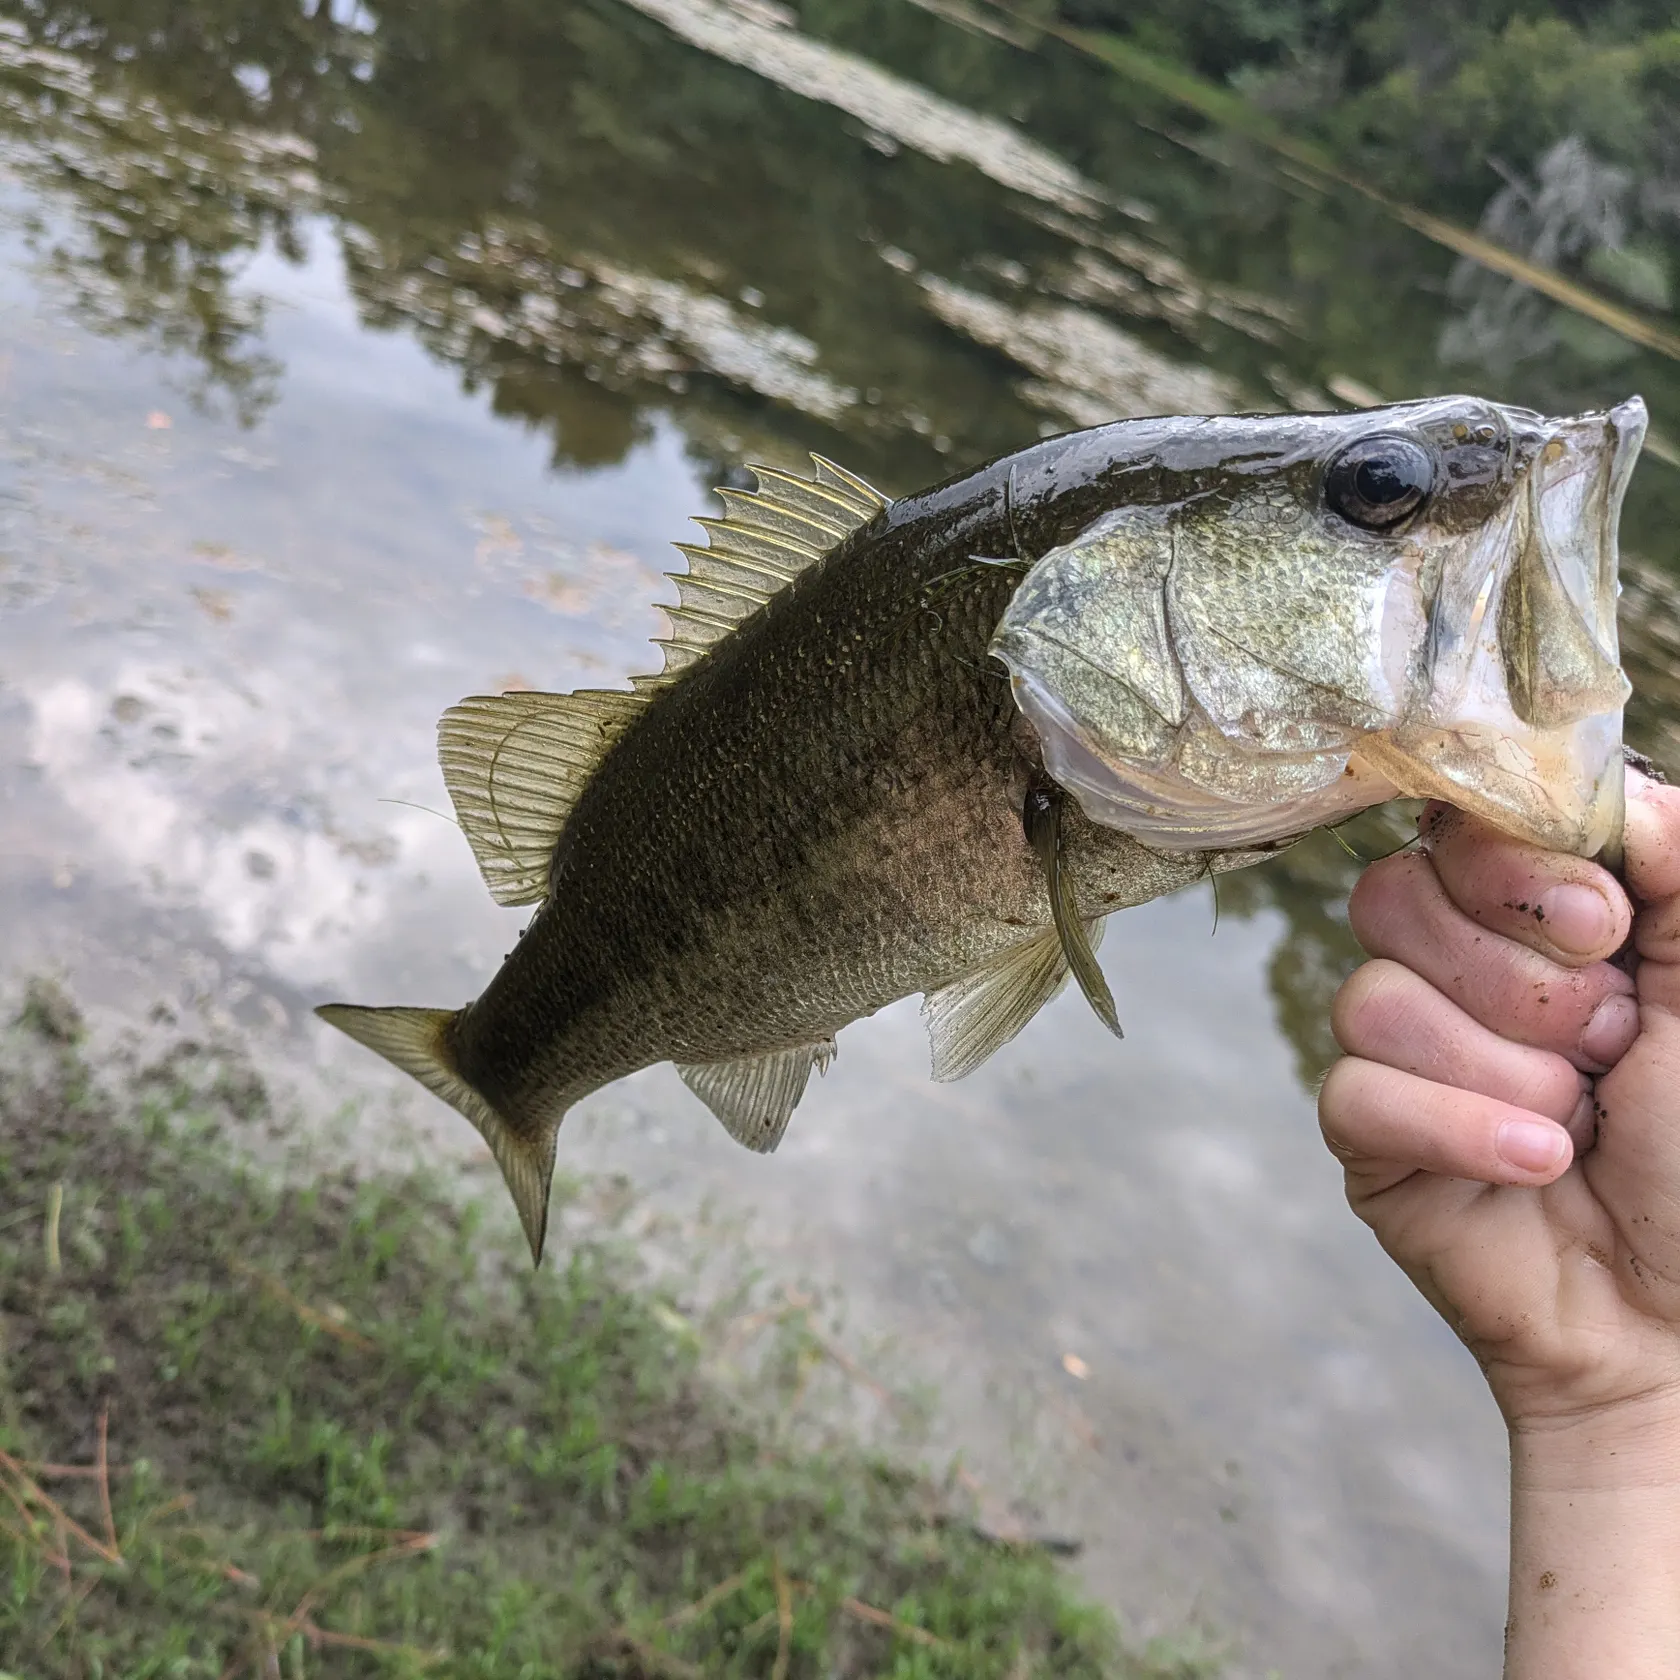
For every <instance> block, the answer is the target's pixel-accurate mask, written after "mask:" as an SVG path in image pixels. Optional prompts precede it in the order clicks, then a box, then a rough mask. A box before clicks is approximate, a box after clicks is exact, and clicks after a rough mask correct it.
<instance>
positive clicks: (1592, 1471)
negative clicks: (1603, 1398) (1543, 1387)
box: [1509, 1384, 1680, 1495]
mask: <svg viewBox="0 0 1680 1680" xmlns="http://www.w3.org/2000/svg"><path fill="white" fill-rule="evenodd" d="M1509 1429H1510V1437H1511V1485H1512V1490H1513V1492H1515V1493H1522V1492H1532V1493H1538V1494H1546V1493H1558V1494H1568V1495H1581V1494H1587V1495H1591V1494H1598V1493H1604V1494H1615V1493H1623V1492H1636V1491H1638V1490H1640V1489H1646V1488H1648V1489H1651V1490H1653V1491H1666V1490H1680V1385H1668V1384H1663V1385H1660V1386H1654V1387H1652V1388H1650V1389H1648V1390H1646V1391H1644V1392H1643V1393H1640V1394H1635V1395H1630V1396H1628V1397H1627V1398H1626V1399H1622V1400H1615V1401H1609V1402H1605V1403H1603V1404H1599V1405H1595V1406H1592V1407H1588V1408H1583V1409H1580V1410H1577V1411H1571V1412H1563V1413H1531V1414H1528V1415H1526V1416H1516V1417H1513V1418H1511V1419H1510V1422H1509Z"/></svg>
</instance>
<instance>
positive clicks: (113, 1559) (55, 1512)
mask: <svg viewBox="0 0 1680 1680" xmlns="http://www.w3.org/2000/svg"><path fill="white" fill-rule="evenodd" d="M0 1470H6V1471H9V1472H10V1473H11V1474H12V1476H13V1477H15V1478H16V1480H17V1483H18V1486H17V1488H13V1487H11V1486H10V1485H9V1484H8V1483H6V1482H5V1481H4V1480H0V1489H3V1490H4V1491H5V1493H6V1495H7V1497H8V1498H10V1499H11V1501H12V1503H13V1504H14V1505H16V1506H17V1508H18V1510H19V1511H21V1512H22V1513H23V1517H24V1520H25V1521H26V1522H27V1521H30V1516H29V1509H28V1507H29V1505H31V1504H34V1505H39V1506H40V1507H41V1509H42V1510H44V1511H45V1512H47V1513H48V1515H50V1516H51V1517H52V1518H53V1519H54V1521H55V1522H62V1523H63V1524H64V1526H65V1528H66V1529H67V1530H68V1531H69V1532H70V1533H71V1534H73V1535H74V1536H75V1537H76V1538H77V1539H78V1540H80V1541H81V1543H82V1544H83V1545H84V1546H86V1547H87V1549H88V1550H89V1551H90V1552H96V1553H97V1554H98V1555H99V1556H100V1557H102V1558H104V1560H105V1561H106V1562H107V1563H116V1564H120V1563H121V1562H122V1561H123V1559H122V1553H121V1552H119V1551H117V1550H116V1549H115V1548H114V1547H111V1546H107V1545H106V1544H105V1543H104V1542H103V1541H101V1540H95V1539H94V1537H93V1536H92V1535H91V1534H89V1533H88V1531H87V1530H86V1529H85V1528H83V1527H82V1525H81V1524H80V1523H79V1522H77V1521H76V1520H75V1519H74V1518H73V1517H69V1516H66V1515H65V1512H64V1509H63V1507H62V1506H61V1505H59V1503H58V1502H57V1500H55V1499H53V1498H51V1497H50V1496H49V1495H47V1494H46V1493H44V1492H43V1491H42V1490H41V1489H40V1487H38V1486H37V1485H36V1484H35V1483H34V1482H33V1481H31V1480H30V1479H29V1477H28V1476H26V1475H25V1474H24V1472H23V1469H22V1467H21V1466H20V1465H19V1463H18V1461H17V1460H16V1459H15V1458H13V1457H12V1455H11V1454H10V1453H8V1452H0Z"/></svg>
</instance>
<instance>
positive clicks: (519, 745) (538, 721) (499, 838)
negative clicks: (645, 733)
mask: <svg viewBox="0 0 1680 1680" xmlns="http://www.w3.org/2000/svg"><path fill="white" fill-rule="evenodd" d="M646 704H647V700H646V698H645V697H644V696H642V695H639V694H625V693H623V692H621V691H618V690H614V689H602V688H596V689H588V688H586V689H582V690H580V691H579V692H578V693H576V694H529V693H516V694H481V695H475V696H474V697H473V698H471V699H469V700H463V701H462V702H461V703H460V705H458V706H451V707H450V708H449V710H448V711H447V712H445V713H444V714H443V717H442V718H441V719H440V720H439V722H438V762H439V763H440V764H441V765H442V766H443V780H444V784H445V786H447V787H448V789H449V797H450V798H451V799H452V800H453V801H454V802H455V815H456V816H457V818H459V820H460V824H461V831H462V832H463V833H464V834H465V835H466V837H467V839H468V841H469V842H470V843H471V845H472V849H473V856H474V857H476V858H477V859H478V867H479V869H480V871H481V872H482V873H483V876H484V884H485V885H486V886H487V887H489V889H490V896H491V897H492V898H494V899H495V901H496V902H497V903H498V904H535V903H536V902H537V901H538V900H539V899H541V898H542V897H543V896H544V894H545V893H546V892H547V890H548V871H549V864H550V861H551V860H552V858H553V856H554V844H555V842H556V841H557V840H558V839H559V838H560V830H561V828H562V827H563V826H564V825H565V821H566V817H567V816H568V814H569V813H570V811H571V808H572V806H573V805H574V804H575V803H576V802H577V797H578V795H579V794H580V793H581V792H582V791H583V787H584V784H585V783H586V782H587V781H588V780H589V778H590V777H591V776H592V775H593V774H594V773H595V767H596V765H597V764H599V763H600V762H601V759H602V757H603V755H604V754H605V753H606V750H607V748H608V747H610V746H611V745H612V743H613V742H614V741H616V740H617V739H618V737H619V736H620V735H621V734H623V732H624V730H625V728H626V727H627V726H628V724H629V723H630V721H631V720H632V719H633V718H634V717H635V716H636V715H637V713H639V712H640V711H641V710H642V708H643V707H644V706H645V705H646Z"/></svg>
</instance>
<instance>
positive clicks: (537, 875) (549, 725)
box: [438, 455, 887, 904]
mask: <svg viewBox="0 0 1680 1680" xmlns="http://www.w3.org/2000/svg"><path fill="white" fill-rule="evenodd" d="M811 461H812V464H813V466H814V467H815V470H816V476H815V477H814V478H809V479H806V478H798V477H796V476H795V475H794V474H792V473H786V472H782V471H780V470H779V469H777V468H775V467H754V468H753V469H752V471H753V472H754V473H755V474H756V475H757V477H758V489H757V490H756V491H753V492H751V493H748V492H745V491H741V490H719V491H718V495H719V496H720V497H721V498H722V499H723V505H724V508H725V510H726V511H727V514H728V517H727V518H724V519H702V520H699V521H697V523H699V524H700V525H701V526H703V527H704V528H705V530H706V534H707V540H708V544H709V546H707V547H705V548H701V547H698V546H696V545H694V544H691V543H678V544H677V546H678V548H680V549H681V550H682V552H683V553H684V554H686V555H687V556H688V570H687V571H686V572H672V573H670V574H669V575H670V578H671V581H672V582H673V583H675V584H676V586H677V599H676V602H675V603H674V604H673V605H671V606H668V607H666V608H665V612H666V614H667V616H668V617H669V618H670V620H671V634H670V636H669V637H667V638H666V639H665V640H664V641H663V642H661V644H660V645H661V646H662V647H663V648H664V649H665V668H664V670H663V671H661V672H660V673H659V675H658V676H651V677H636V678H634V679H632V684H631V686H632V688H633V690H634V692H633V693H629V694H625V693H622V692H620V691H617V690H613V689H583V690H580V691H579V692H578V693H576V694H531V693H516V694H500V695H479V696H476V697H474V698H473V699H470V700H463V701H462V702H461V703H460V705H458V706H451V707H450V708H449V710H448V711H447V712H445V713H444V714H443V717H442V719H441V720H440V721H439V723H438V761H439V763H440V764H441V765H442V766H443V779H444V783H445V785H446V786H447V787H448V789H449V797H450V798H451V799H452V800H453V801H454V802H455V815H456V817H457V818H458V819H459V820H460V824H461V829H462V832H463V833H464V834H465V835H466V837H467V839H468V841H469V842H470V843H471V845H472V849H473V856H474V857H476V858H477V859H478V867H479V870H480V871H481V872H482V874H483V876H484V881H485V885H486V886H488V887H489V889H490V896H491V897H492V898H494V899H495V901H496V902H497V903H498V904H534V903H536V902H537V901H538V900H540V899H541V898H543V896H544V895H545V894H546V892H547V890H548V872H549V864H550V861H551V860H552V858H553V855H554V846H555V842H556V841H557V840H558V839H559V838H560V830H561V829H562V828H563V827H564V826H565V823H566V818H567V817H568V816H569V815H570V814H571V810H572V807H573V805H575V804H576V803H577V798H578V795H579V794H580V793H582V792H583V789H584V786H585V784H586V783H587V782H588V781H589V778H590V777H591V776H592V775H594V773H595V768H596V766H597V765H598V764H599V763H600V762H601V760H602V758H603V757H605V755H606V752H607V749H608V748H609V747H610V746H611V745H612V744H613V742H614V741H616V740H617V739H618V737H619V736H620V735H621V734H623V732H624V730H625V728H626V727H627V726H628V725H629V723H630V722H631V720H632V719H633V718H634V717H635V716H636V715H637V713H638V712H639V711H640V710H641V709H642V707H644V706H645V705H646V704H647V703H648V701H649V700H650V699H651V698H652V697H653V696H654V695H655V694H656V693H658V691H659V690H660V689H662V688H666V687H668V686H669V685H670V684H671V683H673V682H674V681H676V679H677V678H678V677H679V676H681V674H682V673H683V672H684V671H685V670H686V669H687V668H688V667H689V666H690V665H692V664H693V663H694V662H695V661H696V660H698V659H700V658H702V657H703V656H704V655H705V653H706V652H707V650H708V649H710V648H711V647H712V646H713V645H714V644H715V643H717V642H720V641H722V639H723V638H724V637H725V636H727V635H728V634H729V632H730V631H731V630H733V629H734V628H735V626H736V625H737V624H739V623H740V622H741V620H742V619H744V618H747V617H749V616H750V615H751V614H753V613H755V612H757V611H758V609H759V608H760V607H762V606H763V605H764V603H765V602H766V601H768V600H769V599H770V597H771V596H772V595H774V594H775V593H776V591H777V590H778V589H780V588H782V586H783V585H784V584H787V583H790V582H792V580H793V579H794V578H795V577H797V576H798V575H799V573H800V572H801V571H802V570H803V569H804V568H805V567H806V566H808V565H810V564H811V562H812V561H813V560H818V559H821V558H822V556H823V555H825V554H827V553H828V552H829V551H830V550H831V549H833V548H834V547H836V546H837V545H838V544H839V543H842V542H844V541H845V539H846V538H847V537H848V536H850V535H851V534H852V532H853V531H855V530H857V529H858V527H859V526H862V525H867V524H868V523H869V521H870V520H871V519H873V518H874V517H875V515H876V514H878V513H879V512H880V511H881V509H882V508H884V507H885V506H886V505H887V498H886V497H885V496H883V495H882V494H881V493H880V491H879V490H876V489H874V488H873V487H872V486H871V485H868V484H866V483H865V482H864V481H863V480H862V479H861V478H858V477H857V476H856V475H855V474H853V473H849V472H847V471H846V470H845V468H844V467H837V466H835V465H834V463H833V462H832V461H825V460H824V459H823V458H822V457H821V456H820V455H813V456H812V457H811Z"/></svg>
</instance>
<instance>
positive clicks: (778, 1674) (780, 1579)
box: [770, 1552, 793, 1680]
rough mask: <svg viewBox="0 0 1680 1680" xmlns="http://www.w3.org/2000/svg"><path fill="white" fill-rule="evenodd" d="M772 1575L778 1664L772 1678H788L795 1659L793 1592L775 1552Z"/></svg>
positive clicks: (772, 1671) (772, 1560)
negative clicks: (789, 1668)
mask: <svg viewBox="0 0 1680 1680" xmlns="http://www.w3.org/2000/svg"><path fill="white" fill-rule="evenodd" d="M770 1575H771V1579H772V1580H773V1581H774V1582H775V1585H776V1664H775V1667H773V1668H772V1669H771V1670H770V1680H787V1672H788V1664H789V1663H791V1662H792V1661H793V1593H792V1592H791V1591H790V1590H789V1588H788V1578H787V1576H786V1575H784V1574H783V1573H782V1560H781V1559H780V1558H779V1557H778V1556H777V1555H776V1554H775V1553H774V1552H772V1553H771V1554H770Z"/></svg>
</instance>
